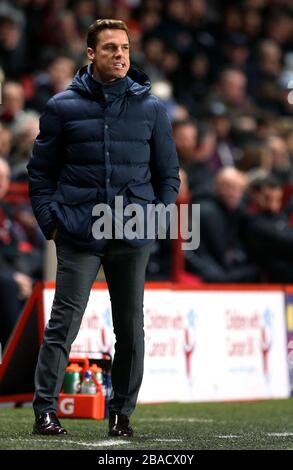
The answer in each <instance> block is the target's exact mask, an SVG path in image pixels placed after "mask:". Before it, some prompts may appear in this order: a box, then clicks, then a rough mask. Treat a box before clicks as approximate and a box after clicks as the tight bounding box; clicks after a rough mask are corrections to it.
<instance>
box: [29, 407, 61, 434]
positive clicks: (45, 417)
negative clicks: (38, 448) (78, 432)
mask: <svg viewBox="0 0 293 470" xmlns="http://www.w3.org/2000/svg"><path fill="white" fill-rule="evenodd" d="M33 434H41V435H42V436H60V435H65V434H67V431H66V429H64V428H62V426H61V424H60V422H59V420H58V418H57V415H56V413H53V412H51V413H41V414H40V415H39V417H38V418H37V419H36V421H35V424H34V429H33Z"/></svg>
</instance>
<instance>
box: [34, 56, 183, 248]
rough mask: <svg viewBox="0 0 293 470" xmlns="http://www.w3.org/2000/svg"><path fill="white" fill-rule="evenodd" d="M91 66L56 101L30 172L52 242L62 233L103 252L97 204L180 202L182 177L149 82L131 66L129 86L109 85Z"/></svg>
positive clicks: (46, 115)
mask: <svg viewBox="0 0 293 470" xmlns="http://www.w3.org/2000/svg"><path fill="white" fill-rule="evenodd" d="M91 67H92V66H91V65H88V66H85V67H83V68H82V69H80V70H79V72H78V73H77V74H76V76H75V78H74V80H73V82H72V84H71V85H70V86H69V88H68V89H67V90H65V91H64V92H62V93H58V94H57V95H55V96H53V97H52V98H51V99H50V100H49V101H48V103H47V106H46V109H45V111H44V113H43V114H42V116H41V119H40V133H39V135H38V137H37V139H36V141H35V144H34V147H33V152H32V158H31V159H30V161H29V164H28V166H27V169H28V173H29V188H30V197H31V203H32V207H33V210H34V214H35V216H36V218H37V221H38V223H39V225H40V227H41V229H42V231H43V233H44V235H45V237H46V238H47V239H50V238H52V233H53V231H54V229H55V228H58V232H59V233H60V234H61V235H62V237H64V238H66V239H68V240H69V241H71V242H73V243H76V244H78V245H86V246H87V247H88V248H90V247H92V248H94V249H97V248H101V246H102V245H103V243H102V241H98V240H95V239H94V238H93V235H92V224H93V221H94V220H95V219H94V218H93V217H92V209H93V206H94V205H95V204H97V203H99V202H103V203H107V204H109V205H111V204H112V203H113V200H114V197H115V196H116V195H123V196H127V201H128V202H136V203H138V202H139V203H141V204H142V205H145V204H146V203H147V202H155V203H157V202H162V203H163V204H165V205H167V204H170V203H174V202H175V200H176V195H177V191H178V188H179V177H178V159H177V154H176V150H175V146H174V142H173V139H172V134H171V125H170V122H169V119H168V117H167V115H166V112H165V109H164V106H163V105H162V103H161V102H160V101H159V100H158V99H157V98H156V97H155V96H153V95H151V94H150V81H149V79H148V77H147V75H145V74H144V73H143V72H142V71H140V70H139V69H137V68H134V67H131V68H130V70H129V72H128V74H127V75H126V77H124V78H123V79H120V80H116V81H114V82H110V83H101V82H98V81H97V80H95V79H94V78H93V77H92V74H91V71H92V69H91ZM140 242H141V243H146V242H147V241H146V240H140ZM129 243H131V244H137V241H134V242H133V241H129Z"/></svg>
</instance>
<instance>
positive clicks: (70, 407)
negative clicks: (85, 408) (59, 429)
mask: <svg viewBox="0 0 293 470" xmlns="http://www.w3.org/2000/svg"><path fill="white" fill-rule="evenodd" d="M59 408H60V411H61V413H63V414H64V415H72V414H73V413H74V398H63V400H61V401H60V405H59Z"/></svg>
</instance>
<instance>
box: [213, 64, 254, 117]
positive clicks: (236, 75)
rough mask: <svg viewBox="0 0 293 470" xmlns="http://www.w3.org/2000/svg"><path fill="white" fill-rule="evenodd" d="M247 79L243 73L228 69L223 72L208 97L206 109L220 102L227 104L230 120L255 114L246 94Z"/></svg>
mask: <svg viewBox="0 0 293 470" xmlns="http://www.w3.org/2000/svg"><path fill="white" fill-rule="evenodd" d="M246 85H247V79H246V77H245V75H244V73H243V72H241V71H240V70H238V69H235V68H228V69H225V70H223V71H222V72H221V74H220V78H219V81H218V83H217V86H216V88H215V89H214V90H213V91H212V92H211V94H210V95H209V96H208V97H207V100H206V107H207V108H210V106H211V104H212V103H213V102H215V101H219V102H222V103H224V104H225V106H226V107H227V109H228V113H229V116H230V119H231V120H232V121H233V119H234V118H235V117H238V116H242V115H243V114H244V113H245V114H254V112H255V107H254V106H253V104H252V102H251V100H250V98H249V97H248V95H247V93H246Z"/></svg>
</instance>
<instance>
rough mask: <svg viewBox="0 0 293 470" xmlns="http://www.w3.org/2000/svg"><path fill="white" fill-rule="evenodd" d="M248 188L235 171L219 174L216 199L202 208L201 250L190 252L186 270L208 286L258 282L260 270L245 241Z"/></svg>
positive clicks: (240, 174)
mask: <svg viewBox="0 0 293 470" xmlns="http://www.w3.org/2000/svg"><path fill="white" fill-rule="evenodd" d="M246 185H247V180H246V177H245V175H244V174H243V173H241V172H239V171H238V170H236V169H234V168H225V169H222V170H220V171H219V173H218V174H217V177H216V182H215V197H214V198H212V199H206V200H203V201H201V204H200V232H201V240H200V247H199V249H198V250H195V251H191V250H190V251H186V252H185V257H186V268H187V270H188V271H190V272H191V273H193V274H196V275H197V276H200V277H201V278H202V279H203V281H206V282H216V283H221V282H238V283H240V282H255V281H257V280H258V270H257V268H256V266H255V265H254V264H253V263H251V261H250V260H249V258H248V254H247V251H246V248H245V245H244V241H243V240H242V230H241V228H242V217H241V211H240V204H241V201H242V198H243V195H244V191H245V188H246Z"/></svg>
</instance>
